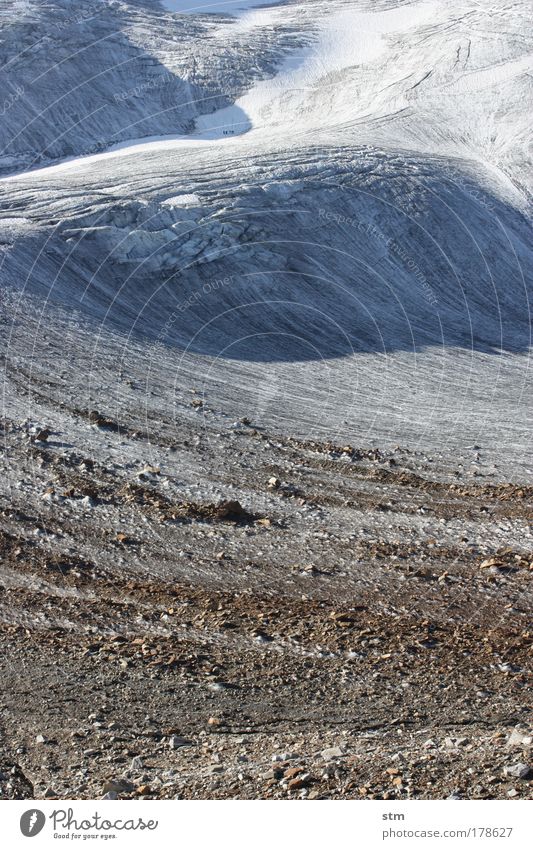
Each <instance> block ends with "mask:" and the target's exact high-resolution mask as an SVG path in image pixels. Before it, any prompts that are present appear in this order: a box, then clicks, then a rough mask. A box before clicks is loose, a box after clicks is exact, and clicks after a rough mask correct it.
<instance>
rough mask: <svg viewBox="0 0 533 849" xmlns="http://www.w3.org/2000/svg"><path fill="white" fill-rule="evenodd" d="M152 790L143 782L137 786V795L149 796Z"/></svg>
mask: <svg viewBox="0 0 533 849" xmlns="http://www.w3.org/2000/svg"><path fill="white" fill-rule="evenodd" d="M151 792H152V791H151V790H150V788H149V786H148V784H141V785H139V787H137V796H148V795H149V794H150V793H151Z"/></svg>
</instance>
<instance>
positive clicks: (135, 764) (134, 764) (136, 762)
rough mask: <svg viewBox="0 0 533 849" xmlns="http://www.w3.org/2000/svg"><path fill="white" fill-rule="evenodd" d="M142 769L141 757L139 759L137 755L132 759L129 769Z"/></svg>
mask: <svg viewBox="0 0 533 849" xmlns="http://www.w3.org/2000/svg"><path fill="white" fill-rule="evenodd" d="M142 768H143V759H142V758H141V757H139V755H136V756H135V757H134V758H132V761H131V769H142Z"/></svg>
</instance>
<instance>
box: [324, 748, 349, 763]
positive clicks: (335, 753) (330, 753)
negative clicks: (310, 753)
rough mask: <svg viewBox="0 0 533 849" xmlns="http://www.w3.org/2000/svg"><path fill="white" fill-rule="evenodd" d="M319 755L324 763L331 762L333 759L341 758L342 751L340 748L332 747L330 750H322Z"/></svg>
mask: <svg viewBox="0 0 533 849" xmlns="http://www.w3.org/2000/svg"><path fill="white" fill-rule="evenodd" d="M320 754H321V755H322V757H323V758H324V760H325V761H333V760H335V758H342V756H343V755H344V751H343V749H341V747H340V746H332V747H331V748H330V749H322V751H321V752H320Z"/></svg>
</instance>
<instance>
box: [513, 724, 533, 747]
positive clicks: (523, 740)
mask: <svg viewBox="0 0 533 849" xmlns="http://www.w3.org/2000/svg"><path fill="white" fill-rule="evenodd" d="M532 739H533V738H531V737H528V736H526V735H525V734H523V733H522V732H521V731H519V730H518V728H513V730H512V731H511V733H510V735H509V739H508V740H507V745H508V746H530V745H531V742H532Z"/></svg>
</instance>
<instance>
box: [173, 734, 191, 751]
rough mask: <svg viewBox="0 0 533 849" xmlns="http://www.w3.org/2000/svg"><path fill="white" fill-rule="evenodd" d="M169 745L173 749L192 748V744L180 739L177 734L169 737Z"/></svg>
mask: <svg viewBox="0 0 533 849" xmlns="http://www.w3.org/2000/svg"><path fill="white" fill-rule="evenodd" d="M168 745H169V746H170V748H171V749H181V748H182V747H183V746H192V743H191V741H190V740H187V739H186V738H185V737H179V736H178V735H177V734H173V735H172V737H169V740H168Z"/></svg>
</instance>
